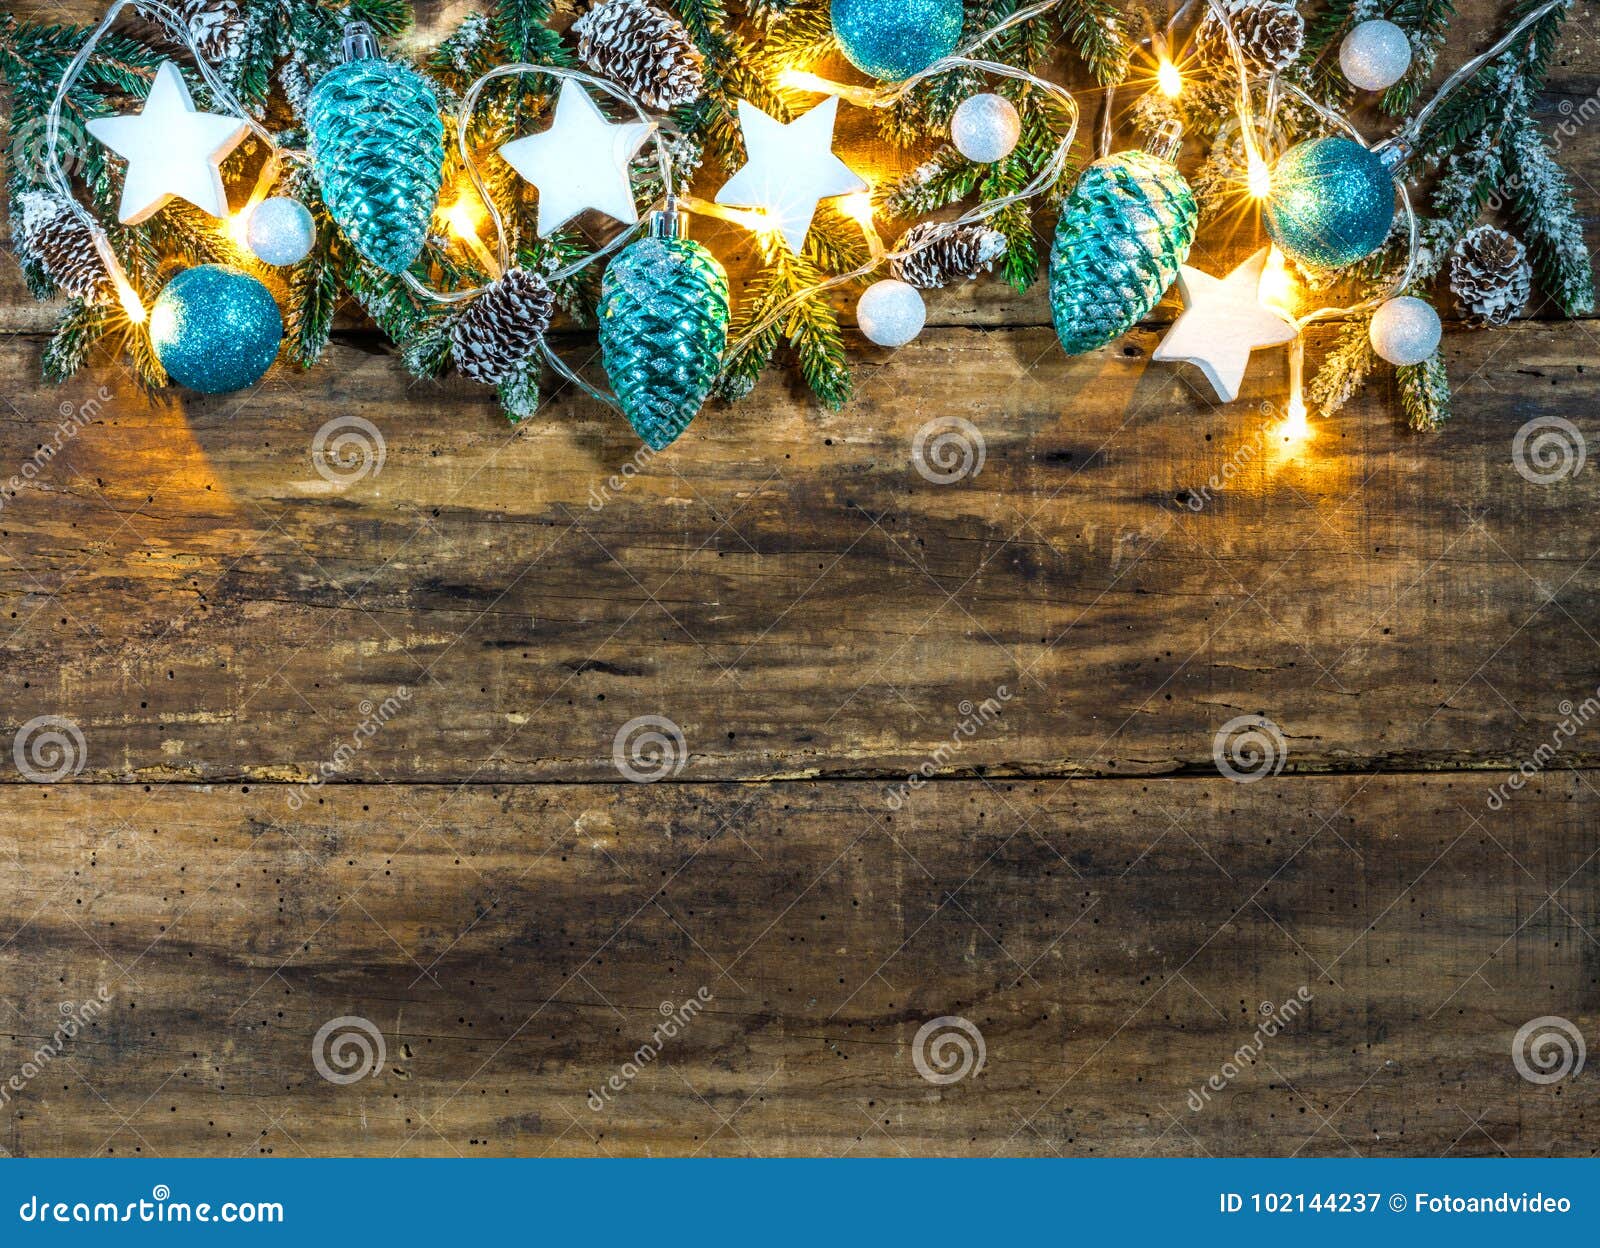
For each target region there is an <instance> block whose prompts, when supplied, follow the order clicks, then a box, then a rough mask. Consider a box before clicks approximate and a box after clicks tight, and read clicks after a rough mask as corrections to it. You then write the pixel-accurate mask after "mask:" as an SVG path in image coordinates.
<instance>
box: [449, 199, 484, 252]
mask: <svg viewBox="0 0 1600 1248" xmlns="http://www.w3.org/2000/svg"><path fill="white" fill-rule="evenodd" d="M442 215H443V217H444V221H445V224H446V225H448V226H449V227H450V232H451V233H452V234H454V235H455V236H456V237H457V238H460V239H462V240H463V241H465V240H466V239H469V238H477V237H478V227H479V226H480V225H481V224H482V223H483V220H484V212H483V206H482V205H481V204H479V203H478V201H477V200H476V199H474V198H472V197H471V196H469V195H462V196H461V197H460V198H458V199H457V200H456V202H455V203H453V204H451V205H450V206H449V207H448V208H446V209H445V210H444V212H443V214H442Z"/></svg>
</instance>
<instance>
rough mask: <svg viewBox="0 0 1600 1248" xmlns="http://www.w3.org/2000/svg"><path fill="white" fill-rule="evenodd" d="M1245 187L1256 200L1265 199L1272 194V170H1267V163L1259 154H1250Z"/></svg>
mask: <svg viewBox="0 0 1600 1248" xmlns="http://www.w3.org/2000/svg"><path fill="white" fill-rule="evenodd" d="M1245 186H1246V187H1247V188H1248V189H1249V191H1250V194H1251V195H1252V196H1254V197H1255V198H1256V199H1265V198H1266V197H1267V196H1268V195H1270V194H1272V170H1270V169H1268V168H1267V162H1266V161H1264V160H1262V159H1261V155H1260V153H1258V152H1254V151H1252V152H1251V153H1250V156H1249V164H1248V166H1247V168H1246V171H1245Z"/></svg>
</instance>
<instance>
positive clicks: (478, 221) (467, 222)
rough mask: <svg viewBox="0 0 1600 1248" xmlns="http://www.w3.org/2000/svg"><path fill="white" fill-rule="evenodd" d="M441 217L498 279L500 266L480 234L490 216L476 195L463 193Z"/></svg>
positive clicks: (493, 276)
mask: <svg viewBox="0 0 1600 1248" xmlns="http://www.w3.org/2000/svg"><path fill="white" fill-rule="evenodd" d="M439 215H440V217H442V218H443V219H444V223H445V225H446V226H448V227H449V229H450V233H451V234H453V235H455V237H456V238H458V239H460V240H461V242H462V243H463V244H464V245H465V246H466V248H467V250H468V251H470V252H471V253H472V254H473V256H474V257H475V258H476V259H477V261H478V263H479V264H480V265H482V266H483V268H484V271H485V272H487V273H488V274H489V276H490V277H492V278H498V277H499V276H500V265H499V263H498V262H497V261H496V260H495V258H494V256H493V255H491V254H490V252H489V249H488V248H487V247H485V246H484V245H483V239H482V237H481V236H480V235H479V233H478V231H479V230H481V229H482V228H483V227H484V225H486V224H487V223H488V220H489V214H488V212H487V211H485V210H484V207H483V203H482V201H480V200H479V199H478V197H477V196H476V195H473V194H470V193H469V192H466V191H463V192H462V193H461V194H460V195H458V196H457V197H456V201H455V203H453V204H451V205H450V206H449V207H448V208H445V209H443V210H442V211H441V212H440V213H439Z"/></svg>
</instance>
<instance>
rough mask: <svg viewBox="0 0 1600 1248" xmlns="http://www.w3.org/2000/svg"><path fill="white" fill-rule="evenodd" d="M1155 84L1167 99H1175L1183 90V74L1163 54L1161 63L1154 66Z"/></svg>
mask: <svg viewBox="0 0 1600 1248" xmlns="http://www.w3.org/2000/svg"><path fill="white" fill-rule="evenodd" d="M1156 86H1158V87H1160V88H1161V94H1162V95H1164V96H1166V97H1167V98H1168V99H1169V100H1175V99H1177V98H1178V96H1179V95H1180V94H1181V93H1182V91H1183V75H1182V74H1181V73H1179V72H1178V67H1177V66H1176V65H1174V64H1173V63H1172V61H1171V60H1170V59H1169V58H1168V57H1165V56H1163V57H1162V58H1161V64H1159V65H1158V66H1156Z"/></svg>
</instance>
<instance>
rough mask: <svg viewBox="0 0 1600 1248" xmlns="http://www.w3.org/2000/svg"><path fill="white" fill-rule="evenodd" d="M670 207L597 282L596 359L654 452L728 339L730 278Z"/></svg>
mask: <svg viewBox="0 0 1600 1248" xmlns="http://www.w3.org/2000/svg"><path fill="white" fill-rule="evenodd" d="M682 231H683V223H682V219H681V218H680V216H679V214H678V213H676V212H672V211H668V212H658V213H656V214H654V215H653V216H652V217H651V220H650V236H649V237H647V238H641V239H640V240H639V241H638V242H636V243H633V244H630V245H629V246H628V247H626V248H624V249H623V251H622V254H621V255H619V256H618V257H617V258H616V259H615V260H613V261H612V262H611V263H610V264H609V265H607V266H606V274H605V277H604V279H603V280H602V281H601V283H600V307H599V317H600V360H601V363H602V364H604V365H605V370H606V376H607V377H608V378H609V379H610V381H611V388H612V390H613V391H615V392H616V396H617V402H618V404H619V405H620V406H621V408H622V412H623V415H625V416H626V417H627V418H628V423H629V424H630V425H632V426H633V428H634V432H636V433H637V434H638V435H639V436H640V437H641V438H642V439H644V442H645V445H647V446H648V447H650V449H651V450H654V451H660V450H664V449H665V448H666V447H668V446H670V445H671V444H672V442H673V440H674V439H675V438H676V437H677V436H678V435H679V434H680V433H682V432H683V431H684V429H685V428H687V427H688V424H689V422H690V421H691V420H693V419H694V418H695V414H696V413H697V412H699V410H700V405H701V404H702V403H704V402H705V400H706V395H708V394H709V393H711V385H712V383H713V382H714V381H716V379H717V371H718V368H719V367H720V365H721V362H722V349H723V348H724V347H725V346H726V345H727V342H728V275H727V273H725V272H724V271H723V268H722V266H721V265H720V264H718V263H717V261H716V258H715V257H714V256H713V255H712V254H711V253H710V252H709V251H707V250H706V249H705V248H704V247H702V246H701V245H700V244H699V243H696V242H693V241H691V240H690V239H687V238H683V237H682V236H681V235H682Z"/></svg>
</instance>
